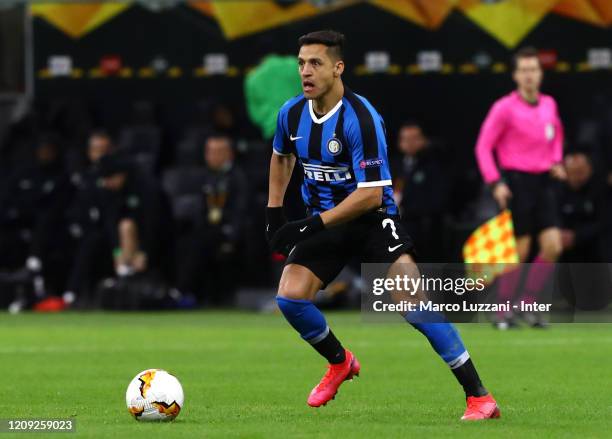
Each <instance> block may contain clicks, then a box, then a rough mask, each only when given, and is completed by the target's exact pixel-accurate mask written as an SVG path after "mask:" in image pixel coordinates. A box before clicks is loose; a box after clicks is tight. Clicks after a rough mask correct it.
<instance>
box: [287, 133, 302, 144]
mask: <svg viewBox="0 0 612 439" xmlns="http://www.w3.org/2000/svg"><path fill="white" fill-rule="evenodd" d="M302 137H303V136H299V137H293V136H292V135H291V134H289V140H291V141H292V142H294V141H296V140H297V139H301V138H302Z"/></svg>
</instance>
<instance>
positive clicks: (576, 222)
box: [559, 151, 604, 262]
mask: <svg viewBox="0 0 612 439" xmlns="http://www.w3.org/2000/svg"><path fill="white" fill-rule="evenodd" d="M564 161H565V169H566V172H567V181H566V182H565V183H564V184H563V187H562V189H561V193H560V200H559V201H560V209H561V242H562V245H563V255H562V258H561V261H562V262H598V261H602V253H601V245H600V242H601V239H600V237H601V236H600V235H601V232H602V223H601V215H602V209H603V206H602V202H603V190H604V185H603V182H599V180H598V179H597V177H596V175H595V174H594V172H593V164H592V163H591V159H590V157H589V156H588V155H587V154H586V153H585V152H580V151H578V152H573V153H570V154H568V155H567V156H566V157H565V160H564Z"/></svg>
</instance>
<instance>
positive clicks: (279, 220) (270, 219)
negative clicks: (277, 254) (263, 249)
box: [266, 207, 287, 243]
mask: <svg viewBox="0 0 612 439" xmlns="http://www.w3.org/2000/svg"><path fill="white" fill-rule="evenodd" d="M286 223H287V218H285V214H284V213H283V208H282V207H266V239H267V240H268V243H270V241H272V237H273V236H274V234H275V233H276V232H277V230H278V229H280V228H281V227H283V226H284V225H285V224H286Z"/></svg>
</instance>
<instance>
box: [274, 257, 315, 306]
mask: <svg viewBox="0 0 612 439" xmlns="http://www.w3.org/2000/svg"><path fill="white" fill-rule="evenodd" d="M320 288H321V281H320V280H318V279H317V278H316V276H314V275H313V274H312V272H310V271H309V270H308V269H306V268H304V267H300V266H296V265H288V266H286V267H285V270H284V271H283V275H282V276H281V280H280V282H279V284H278V292H277V295H278V296H279V297H284V298H285V299H293V300H312V299H313V298H314V296H315V294H316V293H317V291H319V289H320Z"/></svg>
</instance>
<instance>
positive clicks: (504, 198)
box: [493, 181, 512, 210]
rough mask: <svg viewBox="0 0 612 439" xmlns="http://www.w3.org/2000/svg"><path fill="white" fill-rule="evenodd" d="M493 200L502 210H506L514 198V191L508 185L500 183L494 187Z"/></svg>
mask: <svg viewBox="0 0 612 439" xmlns="http://www.w3.org/2000/svg"><path fill="white" fill-rule="evenodd" d="M493 198H494V199H495V201H496V202H497V205H498V206H499V208H500V209H501V210H506V209H507V208H508V203H509V201H510V198H512V191H511V190H510V188H509V187H508V185H507V184H506V183H504V182H503V181H500V182H498V183H497V184H496V185H495V186H494V187H493Z"/></svg>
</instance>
